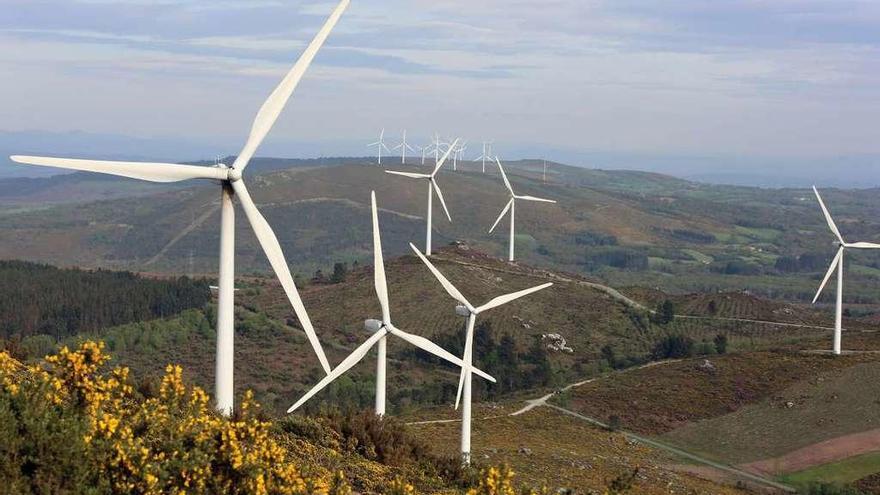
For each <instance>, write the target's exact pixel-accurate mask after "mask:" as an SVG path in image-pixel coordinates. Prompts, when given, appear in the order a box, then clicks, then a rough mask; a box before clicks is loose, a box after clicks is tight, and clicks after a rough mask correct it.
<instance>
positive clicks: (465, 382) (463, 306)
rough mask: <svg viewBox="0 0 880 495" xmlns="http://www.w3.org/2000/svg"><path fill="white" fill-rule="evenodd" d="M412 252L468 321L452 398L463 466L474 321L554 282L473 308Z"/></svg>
mask: <svg viewBox="0 0 880 495" xmlns="http://www.w3.org/2000/svg"><path fill="white" fill-rule="evenodd" d="M409 246H410V247H411V248H412V250H413V251H414V252H415V253H416V255H418V257H419V258H421V260H422V262H423V263H425V265H427V267H428V269H429V270H431V273H433V274H434V277H436V278H437V280H439V281H440V285H442V286H443V288H444V289H446V292H447V293H448V294H449V295H450V296H452V298H453V299H455V300H456V301H458V302H459V306H457V307H456V308H455V313H456V314H457V315H459V316H466V317H467V319H468V321H467V333H466V334H465V342H464V366H463V367H462V368H461V376H460V377H459V379H458V395H456V398H455V408H456V409H458V406H459V403H460V404H462V407H461V459H462V462H464V463H465V464H466V465H467V464H470V462H471V379H472V378H473V376H472V373H471V371H470V370H471V367H472V366H473V358H474V355H473V349H474V323H475V322H476V319H477V315H479V314H481V313H483V312H484V311H488V310H490V309H492V308H497V307H498V306H502V305H504V304H507V303H509V302H511V301H515V300H516V299H519V298H521V297H523V296H527V295H529V294H532V293H534V292H538V291H539V290H543V289H546V288H547V287H550V286H551V285H553V283H546V284H543V285H539V286H536V287H532V288H531V289H525V290H521V291H519V292H514V293H512V294H507V295H504V296H499V297H496V298H494V299H492V300H491V301H489V302H487V303H486V304H484V305H482V306H479V307H476V308H475V307H474V306H473V305H472V304H471V303H470V302H468V300H467V299H465V297H464V296H463V295H462V294H461V292H459V290H458V289H456V288H455V286H454V285H452V283H451V282H450V281H449V280H447V278H446V277H445V276H443V274H442V273H440V270H437V268H436V267H434V265H433V264H432V263H431V262H430V261H429V260H428V258H426V257H425V256H424V255H423V254H422V253H421V252H420V251H419V248H417V247H415V246H414V245H413V244H412V243H410V245H409Z"/></svg>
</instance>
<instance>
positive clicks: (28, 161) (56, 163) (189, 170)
mask: <svg viewBox="0 0 880 495" xmlns="http://www.w3.org/2000/svg"><path fill="white" fill-rule="evenodd" d="M9 159H10V160H12V161H14V162H16V163H22V164H25V165H37V166H40V167H56V168H64V169H68V170H81V171H83V172H97V173H99V174H109V175H116V176H120V177H128V178H130V179H139V180H146V181H150V182H180V181H183V180H188V179H216V180H226V179H227V178H228V176H229V174H228V173H227V171H226V170H224V169H222V168H217V167H198V166H195V165H177V164H173V163H147V162H114V161H103V160H75V159H70V158H51V157H43V156H18V155H16V156H10V157H9Z"/></svg>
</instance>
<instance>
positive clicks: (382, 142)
mask: <svg viewBox="0 0 880 495" xmlns="http://www.w3.org/2000/svg"><path fill="white" fill-rule="evenodd" d="M373 146H375V147H376V150H377V151H378V154H379V159H378V161H377V163H378V164H379V165H382V150H383V149H384V150H385V151H387V152H389V153H390V152H391V150H390V149H388V146H386V145H385V128H384V127H383V128H382V132H380V133H379V140H378V141H376V142H375V143H370V144H368V145H367V148H372V147H373Z"/></svg>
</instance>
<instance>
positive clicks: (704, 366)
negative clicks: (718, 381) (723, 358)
mask: <svg viewBox="0 0 880 495" xmlns="http://www.w3.org/2000/svg"><path fill="white" fill-rule="evenodd" d="M698 368H700V369H701V370H703V371H708V372H713V371H715V365H714V364H712V361H709V360H708V359H704V360H703V362H702V363H701V364H700V365H699V366H698Z"/></svg>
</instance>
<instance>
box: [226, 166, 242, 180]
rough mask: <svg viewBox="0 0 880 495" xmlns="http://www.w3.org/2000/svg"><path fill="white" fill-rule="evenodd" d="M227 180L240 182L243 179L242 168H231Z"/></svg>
mask: <svg viewBox="0 0 880 495" xmlns="http://www.w3.org/2000/svg"><path fill="white" fill-rule="evenodd" d="M226 180H228V181H229V182H238V181H240V180H241V170H238V169H235V168H230V169H229V171H228V172H227V175H226Z"/></svg>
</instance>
